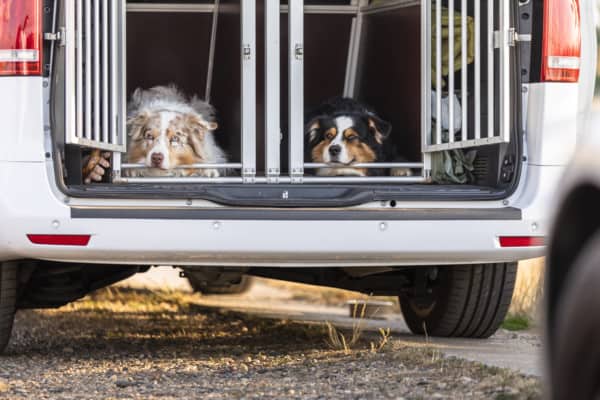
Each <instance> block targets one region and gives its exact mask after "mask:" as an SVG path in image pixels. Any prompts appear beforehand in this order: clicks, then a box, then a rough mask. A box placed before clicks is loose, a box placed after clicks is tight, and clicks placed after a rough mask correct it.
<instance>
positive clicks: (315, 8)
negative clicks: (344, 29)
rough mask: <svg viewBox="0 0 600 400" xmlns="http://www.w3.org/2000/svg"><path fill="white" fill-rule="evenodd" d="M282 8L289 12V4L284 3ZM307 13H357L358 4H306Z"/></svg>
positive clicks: (305, 11) (284, 12)
mask: <svg viewBox="0 0 600 400" xmlns="http://www.w3.org/2000/svg"><path fill="white" fill-rule="evenodd" d="M280 10H281V12H282V13H283V14H287V13H288V12H289V7H288V6H287V5H282V6H281V7H280ZM304 13H305V14H321V15H326V14H331V15H352V14H356V13H357V8H356V6H353V5H312V6H304Z"/></svg>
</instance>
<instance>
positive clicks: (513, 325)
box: [502, 315, 531, 331]
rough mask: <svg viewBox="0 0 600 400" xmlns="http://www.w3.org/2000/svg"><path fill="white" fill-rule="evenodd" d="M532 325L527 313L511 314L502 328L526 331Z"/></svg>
mask: <svg viewBox="0 0 600 400" xmlns="http://www.w3.org/2000/svg"><path fill="white" fill-rule="evenodd" d="M530 327H531V320H530V319H529V317H527V316H526V315H509V316H508V317H507V318H506V319H505V320H504V322H503V323H502V328H504V329H506V330H509V331H524V330H527V329H529V328H530Z"/></svg>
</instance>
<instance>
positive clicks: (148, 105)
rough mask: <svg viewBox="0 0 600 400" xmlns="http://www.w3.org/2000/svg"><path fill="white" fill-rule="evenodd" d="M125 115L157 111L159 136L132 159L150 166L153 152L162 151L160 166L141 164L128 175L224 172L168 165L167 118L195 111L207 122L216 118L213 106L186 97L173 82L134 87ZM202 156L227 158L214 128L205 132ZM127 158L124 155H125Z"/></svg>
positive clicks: (214, 159) (217, 159)
mask: <svg viewBox="0 0 600 400" xmlns="http://www.w3.org/2000/svg"><path fill="white" fill-rule="evenodd" d="M127 110H128V119H133V118H135V117H136V116H138V115H140V114H143V113H149V114H151V115H157V114H158V115H160V125H161V127H160V136H159V137H158V138H156V140H155V142H154V143H153V147H152V149H151V150H150V151H149V152H148V155H147V157H146V158H145V159H143V160H131V162H135V163H144V164H146V165H147V166H148V167H151V166H152V160H151V158H152V154H155V153H160V154H162V155H163V157H164V159H163V163H162V165H161V167H160V168H144V169H137V170H129V171H126V174H127V175H128V176H148V177H150V176H152V177H160V176H190V175H191V176H207V177H218V176H220V175H221V174H223V173H224V171H221V170H212V169H198V170H194V171H193V172H192V173H191V174H190V172H189V170H188V171H185V170H176V169H171V168H172V167H173V166H172V165H171V160H170V159H169V151H168V148H169V143H168V138H167V136H166V131H167V128H168V126H169V124H170V122H171V121H172V120H173V119H174V118H176V117H177V116H179V115H182V114H196V115H198V116H200V117H201V118H202V119H203V120H204V121H206V122H208V123H209V124H212V123H214V121H215V110H214V108H213V107H212V106H211V105H210V104H208V103H206V102H204V101H202V100H200V99H198V98H197V97H193V98H192V99H191V101H187V99H186V97H185V96H184V95H183V94H182V93H181V92H180V91H179V90H177V88H176V87H175V86H157V87H154V88H151V89H148V90H142V89H136V90H135V92H134V93H133V95H132V98H131V101H130V102H129V104H128V107H127ZM203 153H204V154H203V158H204V160H205V162H206V163H207V164H222V163H226V162H227V157H226V155H225V153H224V152H223V150H222V149H221V148H220V147H219V146H218V145H217V143H216V141H215V138H214V136H213V132H212V131H211V130H210V129H209V130H207V131H206V132H205V134H204V140H203ZM125 158H127V157H125Z"/></svg>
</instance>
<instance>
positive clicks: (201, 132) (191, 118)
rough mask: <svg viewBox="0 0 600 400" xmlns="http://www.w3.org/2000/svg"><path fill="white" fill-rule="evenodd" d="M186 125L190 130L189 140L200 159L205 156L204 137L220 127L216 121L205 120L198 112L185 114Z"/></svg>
mask: <svg viewBox="0 0 600 400" xmlns="http://www.w3.org/2000/svg"><path fill="white" fill-rule="evenodd" d="M185 125H186V128H187V129H188V131H189V132H190V136H189V141H190V144H191V146H192V149H193V150H194V152H195V153H196V155H197V156H198V157H199V158H200V159H204V158H206V157H205V149H204V137H205V135H206V132H212V131H214V130H216V129H217V128H218V127H219V124H217V123H216V122H214V121H211V122H209V121H205V120H204V119H203V118H202V117H200V116H198V115H196V114H187V115H186V116H185Z"/></svg>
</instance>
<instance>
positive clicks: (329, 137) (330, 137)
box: [325, 133, 335, 140]
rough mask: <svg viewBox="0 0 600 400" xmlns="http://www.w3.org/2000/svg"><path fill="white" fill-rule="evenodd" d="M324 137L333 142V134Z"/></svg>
mask: <svg viewBox="0 0 600 400" xmlns="http://www.w3.org/2000/svg"><path fill="white" fill-rule="evenodd" d="M325 137H326V138H327V140H333V138H335V135H334V134H333V133H328V134H327V135H325Z"/></svg>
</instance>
